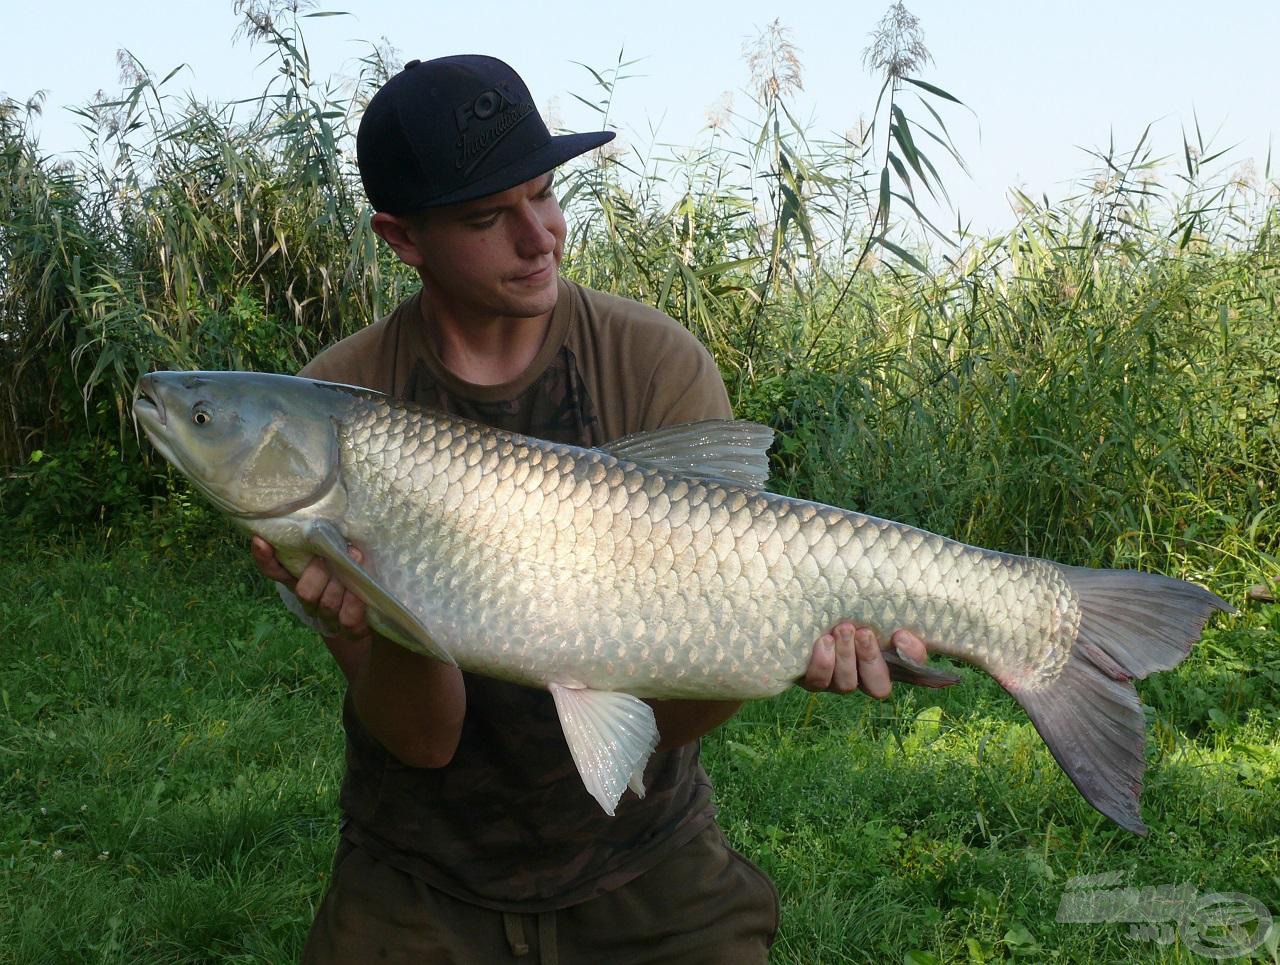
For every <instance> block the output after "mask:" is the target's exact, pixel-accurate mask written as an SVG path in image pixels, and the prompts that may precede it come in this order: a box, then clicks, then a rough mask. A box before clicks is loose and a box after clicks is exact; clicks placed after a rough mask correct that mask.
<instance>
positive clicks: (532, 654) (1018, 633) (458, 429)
mask: <svg viewBox="0 0 1280 965" xmlns="http://www.w3.org/2000/svg"><path fill="white" fill-rule="evenodd" d="M134 413H135V416H136V417H137V419H138V421H139V423H140V424H141V425H142V427H143V428H144V429H145V430H146V432H147V435H148V437H149V438H150V439H151V440H152V442H153V443H154V444H155V445H156V447H157V448H158V449H159V450H160V452H161V453H162V454H163V455H164V456H165V457H166V458H167V459H169V460H170V461H171V462H172V463H173V464H174V465H175V466H177V467H178V468H179V469H181V470H182V471H183V472H185V473H186V474H187V475H188V476H189V477H190V478H191V480H192V482H193V483H194V484H195V485H196V486H197V487H198V488H199V489H201V490H202V491H203V492H204V493H205V494H206V495H207V496H208V497H209V498H210V500H212V501H213V503H214V504H215V505H216V506H218V508H219V509H221V510H222V511H224V512H225V513H227V514H228V515H229V516H230V517H231V518H232V519H233V520H234V521H235V522H236V523H237V524H238V525H240V526H242V527H244V528H245V529H247V530H249V531H251V532H254V533H256V534H258V535H260V536H262V537H263V538H264V539H267V540H268V541H269V542H271V543H272V545H273V546H274V547H275V548H276V552H277V555H278V556H279V558H280V560H281V561H282V563H283V564H284V565H285V566H286V567H288V568H289V569H290V570H291V571H293V572H294V573H298V572H300V571H301V569H302V568H303V567H304V566H305V565H306V563H307V562H308V560H309V559H310V558H311V556H313V555H320V556H323V557H324V558H325V559H326V560H327V561H328V564H329V567H330V569H331V571H332V572H334V573H336V574H337V575H338V576H339V577H340V578H341V579H342V580H343V582H344V583H345V585H346V586H347V587H348V588H349V589H351V590H352V591H354V592H356V593H358V594H359V595H360V596H361V597H362V598H363V599H364V600H365V603H366V605H367V612H368V614H369V622H370V625H371V626H373V627H374V628H375V629H376V630H378V631H379V632H380V633H382V634H384V635H385V636H387V637H389V638H390V639H392V640H395V641H396V642H398V643H401V644H403V645H404V646H406V647H409V648H411V649H414V650H417V651H419V652H422V653H425V654H428V655H430V656H432V657H433V658H435V659H438V660H442V661H445V662H449V663H456V664H457V665H458V666H460V667H462V668H464V669H467V670H470V671H473V672H476V673H483V674H489V675H491V676H495V677H500V678H503V679H506V680H511V681H515V682H517V683H521V684H525V685H528V686H533V687H545V688H546V689H548V690H550V692H551V694H552V696H553V698H554V700H555V705H556V709H557V712H558V713H559V715H560V721H561V724H562V726H563V728H564V732H565V738H566V740H567V741H568V744H569V749H570V751H571V752H572V754H573V758H574V761H575V763H576V764H577V766H578V769H579V772H580V773H581V775H582V778H583V783H584V787H585V788H586V790H587V791H588V792H589V793H591V794H592V795H593V796H594V797H595V798H596V800H597V801H599V803H600V805H601V807H603V808H604V809H605V810H606V811H607V812H608V813H610V814H612V813H613V809H614V807H615V806H616V805H617V802H618V800H619V798H620V796H621V795H622V794H623V793H624V792H625V791H626V789H627V788H628V787H630V788H631V789H632V790H633V791H634V792H635V793H642V792H643V790H644V788H643V783H642V775H643V770H644V764H645V761H646V760H647V759H648V757H649V754H650V753H651V752H652V750H653V749H654V747H655V746H656V745H657V742H658V739H659V735H658V733H657V730H656V725H655V720H654V716H653V713H652V711H651V710H650V709H649V708H648V706H647V705H646V704H644V703H643V702H642V701H641V700H640V699H639V698H690V699H715V700H742V699H747V698H753V697H763V696H768V695H771V694H775V693H778V692H780V691H781V690H784V689H785V688H787V687H789V686H791V685H792V684H793V683H795V682H796V681H797V680H798V679H799V678H800V677H801V676H802V675H803V674H804V673H805V670H806V667H807V665H808V663H809V660H810V656H811V653H812V649H813V643H814V640H815V639H816V638H817V637H818V636H819V635H821V634H823V633H825V632H826V631H827V630H828V629H829V628H830V627H831V626H833V625H834V624H835V623H837V622H838V621H840V620H842V619H849V620H852V621H854V622H856V623H860V624H864V625H868V626H871V627H874V628H877V629H878V630H879V631H880V632H881V633H882V634H887V633H889V632H890V631H892V630H894V629H897V628H900V627H903V628H908V629H911V630H913V631H915V632H916V633H917V634H919V635H920V636H921V637H923V638H924V639H925V641H926V642H927V644H928V646H929V649H930V650H932V651H935V652H939V653H944V654H947V655H950V656H953V657H955V658H957V659H959V660H962V661H964V662H966V663H968V664H971V665H973V666H976V667H978V668H980V669H982V670H984V671H986V672H987V673H989V674H991V675H992V676H993V677H995V678H996V680H998V681H999V682H1000V684H1001V685H1002V686H1003V687H1004V688H1005V690H1006V691H1008V692H1009V693H1010V694H1011V695H1012V696H1013V697H1014V698H1015V699H1016V700H1017V701H1018V702H1019V703H1020V704H1021V706H1022V707H1023V708H1024V709H1025V710H1026V712H1027V714H1028V715H1029V716H1030V718H1031V721H1032V723H1033V724H1034V725H1035V727H1036V729H1037V731H1038V732H1039V733H1040V734H1041V736H1042V737H1043V738H1044V739H1045V742H1046V743H1047V744H1048V746H1049V749H1050V751H1051V752H1052V753H1053V755H1054V758H1055V759H1056V760H1057V761H1058V763H1059V764H1060V765H1061V766H1062V768H1063V770H1064V771H1065V772H1066V773H1067V775H1068V776H1069V777H1070V778H1071V780H1072V781H1073V782H1074V783H1075V785H1076V787H1077V788H1078V789H1079V790H1080V791H1081V793H1082V794H1083V795H1084V796H1085V798H1086V799H1087V800H1088V801H1089V802H1090V803H1091V804H1092V805H1093V806H1094V807H1096V808H1098V809H1099V810H1100V811H1101V812H1102V813H1104V814H1106V815H1107V816H1108V817H1110V818H1112V819H1113V820H1115V821H1116V822H1117V823H1119V824H1120V825H1121V826H1123V827H1125V828H1128V829H1130V830H1132V831H1134V832H1136V833H1139V834H1141V833H1145V830H1146V828H1145V825H1143V823H1142V820H1141V813H1140V809H1139V803H1138V796H1139V792H1140V789H1141V784H1142V775H1143V771H1144V768H1145V763H1146V762H1145V758H1144V747H1145V721H1144V718H1143V714H1142V708H1141V705H1140V704H1139V702H1138V698H1137V694H1136V691H1135V690H1134V688H1133V684H1132V681H1133V679H1134V678H1141V677H1145V676H1146V675H1148V674H1149V673H1152V672H1154V671H1157V670H1166V669H1169V668H1170V667H1174V666H1176V665H1177V664H1178V663H1180V662H1181V661H1182V660H1183V659H1184V658H1185V657H1186V655H1187V653H1188V651H1189V650H1190V648H1191V646H1192V644H1193V643H1194V642H1195V640H1196V639H1197V638H1198V637H1199V635H1200V632H1201V630H1202V629H1203V627H1204V625H1205V622H1206V621H1207V620H1208V619H1209V617H1210V615H1211V614H1212V613H1213V612H1214V611H1215V610H1229V609H1230V607H1229V606H1228V605H1227V604H1226V603H1225V602H1223V601H1222V600H1220V599H1219V598H1218V597H1216V596H1214V595H1213V594H1212V593H1210V592H1208V591H1207V590H1204V589H1201V588H1200V587H1196V586H1193V585H1192V584H1189V583H1184V582H1182V581H1180V580H1174V579H1170V578H1168V577H1164V576H1160V575H1158V574H1149V573H1138V572H1130V571H1119V570H1093V569H1086V568H1082V567H1074V566H1064V565H1061V564H1058V563H1054V562H1051V561H1049V560H1041V559H1033V558H1030V557H1024V556H1014V555H1010V554H1005V553H997V552H994V551H991V550H987V549H982V548H980V547H975V546H967V545H965V544H963V543H958V542H956V541H954V540H950V539H947V538H945V537H942V536H938V535H935V534H933V533H928V532H925V531H924V530H920V529H916V528H914V527H911V526H907V525H904V524H902V523H896V522H891V521H888V520H883V519H877V518H875V517H871V516H865V515H862V514H859V513H855V512H851V511H848V510H844V509H840V508H838V507H834V506H826V505H823V504H820V503H813V502H807V501H805V500H800V499H793V498H789V497H785V496H780V495H776V494H773V493H768V492H763V491H761V490H762V487H763V484H764V482H765V477H766V475H767V460H766V457H765V450H766V449H767V448H768V445H769V443H770V440H771V436H772V434H771V432H770V431H769V430H768V429H765V428H764V427H760V426H753V425H751V424H748V423H734V422H708V423H698V424H695V425H690V426H675V427H668V428H665V429H659V430H656V431H654V432H652V433H643V434H637V435H635V436H629V437H627V438H626V439H622V440H618V441H616V442H614V443H611V444H610V445H609V446H606V447H604V449H603V450H597V449H582V448H578V447H575V446H566V445H561V444H557V443H551V442H546V441H543V440H538V439H532V438H528V437H524V436H518V435H513V434H511V433H506V432H500V431H498V430H494V429H489V428H486V427H484V426H480V425H477V424H474V423H470V422H467V421H465V420H461V419H455V418H451V417H449V416H445V415H440V414H437V413H432V412H429V411H427V410H425V409H422V408H420V407H418V406H415V405H412V404H410V403H403V402H398V401H392V400H390V399H388V398H387V397H386V396H383V395H380V394H379V393H376V392H370V391H367V390H363V389H355V388H352V387H350V386H337V385H332V384H329V383H323V382H316V381H313V380H309V379H299V378H292V377H289V376H278V375H265V374H259V373H245V372H224V373H211V372H194V373H190V372H187V373H184V372H162V373H152V374H150V375H147V376H144V377H143V379H142V380H140V382H139V385H138V393H137V397H136V399H135V402H134ZM351 545H354V546H357V547H359V548H360V550H361V553H362V556H363V559H364V560H365V564H364V565H361V564H357V563H355V562H353V560H352V559H351V557H350V556H349V554H348V547H349V546H351ZM295 602H296V601H295ZM885 657H886V661H888V662H889V664H890V668H891V672H892V673H893V675H894V676H895V679H899V680H904V681H908V682H911V683H919V684H926V685H929V686H945V685H948V684H951V683H954V682H956V680H957V679H959V678H957V677H955V676H954V675H950V674H947V673H944V672H941V671H939V670H937V669H936V668H932V667H927V666H922V665H918V664H912V663H911V662H910V661H907V660H905V658H904V657H902V655H898V654H895V653H894V652H893V651H892V650H889V651H887V652H886V655H885Z"/></svg>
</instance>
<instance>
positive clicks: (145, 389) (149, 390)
mask: <svg viewBox="0 0 1280 965" xmlns="http://www.w3.org/2000/svg"><path fill="white" fill-rule="evenodd" d="M151 381H152V380H151V376H149V375H144V376H143V377H142V378H140V379H139V380H138V384H137V385H136V386H134V389H133V421H134V425H135V426H136V425H137V422H138V418H139V417H141V418H142V427H143V428H144V429H147V428H148V423H150V424H152V425H155V426H166V425H168V424H169V419H168V414H167V413H166V412H165V408H164V402H163V401H162V400H161V399H160V394H159V393H158V392H156V391H155V389H154V388H153V387H152V385H151ZM148 435H150V432H148Z"/></svg>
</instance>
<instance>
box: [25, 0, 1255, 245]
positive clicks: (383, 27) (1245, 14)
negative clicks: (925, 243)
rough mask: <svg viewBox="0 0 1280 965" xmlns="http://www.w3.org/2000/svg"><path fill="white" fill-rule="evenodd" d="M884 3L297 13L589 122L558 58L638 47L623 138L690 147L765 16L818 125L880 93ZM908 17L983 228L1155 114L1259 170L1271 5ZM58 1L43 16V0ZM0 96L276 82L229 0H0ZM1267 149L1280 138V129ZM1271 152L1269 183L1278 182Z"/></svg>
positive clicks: (850, 119)
mask: <svg viewBox="0 0 1280 965" xmlns="http://www.w3.org/2000/svg"><path fill="white" fill-rule="evenodd" d="M887 7H888V3H887V2H880V0H877V2H874V3H859V2H854V3H851V2H848V0H843V2H839V3H834V2H833V3H806V2H795V0H793V2H790V3H782V2H778V0H735V2H733V3H693V2H688V0H685V2H671V0H638V2H629V3H614V4H604V3H600V2H598V0H594V2H578V0H573V2H566V3H554V4H532V3H524V4H516V3H510V2H506V0H486V2H474V3H458V2H451V3H438V2H434V0H416V2H413V3H405V2H403V0H398V2H393V0H345V2H343V0H333V2H332V3H330V4H328V5H326V6H322V7H320V8H318V9H328V10H345V11H348V12H349V13H350V14H351V16H346V17H330V18H321V19H315V20H311V21H308V22H307V23H308V27H307V29H306V36H307V39H308V44H309V47H310V50H311V54H312V61H313V65H314V69H315V72H316V73H317V74H318V75H321V76H324V75H328V74H342V73H346V74H353V73H354V72H355V70H356V67H357V65H356V59H357V58H359V57H361V56H363V55H364V54H366V53H367V52H368V50H369V48H368V45H367V44H365V43H362V41H371V42H372V41H379V42H380V41H382V40H383V39H384V38H385V40H386V41H389V43H390V44H391V45H393V46H394V47H395V48H397V49H398V50H399V51H400V52H402V54H403V56H404V57H405V58H406V59H407V58H409V57H420V58H423V59H426V58H428V57H432V56H439V55H442V54H447V53H490V54H493V55H495V56H498V57H501V58H503V59H504V60H507V61H508V62H510V63H511V64H512V65H513V66H514V67H516V69H517V70H518V71H519V72H520V73H521V74H522V76H524V78H525V80H526V81H527V82H528V84H529V86H530V88H531V89H532V91H533V94H534V98H535V99H536V100H537V101H538V103H539V105H540V107H542V108H543V110H544V112H546V111H550V112H552V113H554V114H555V115H556V116H557V117H558V118H559V119H560V120H561V121H562V122H563V123H564V124H565V125H566V126H567V127H571V128H574V129H580V130H581V129H589V128H591V127H593V126H596V124H597V121H596V120H595V119H594V118H593V116H592V115H591V114H590V112H589V111H588V110H587V109H586V108H585V107H582V106H581V105H579V104H578V102H577V101H576V100H575V99H574V98H573V96H572V95H573V93H580V94H585V95H589V94H591V93H592V91H591V78H590V75H589V74H588V73H587V72H586V71H585V70H584V69H583V68H582V67H579V66H576V65H575V64H574V61H581V62H584V63H587V64H591V65H592V66H595V67H597V68H602V67H608V66H610V65H612V64H613V63H614V62H615V61H616V60H617V57H618V53H619V51H620V50H622V49H625V52H626V57H627V58H628V59H633V58H635V59H639V60H640V63H638V64H637V65H635V66H634V67H633V68H632V71H633V72H634V73H635V74H638V75H641V76H636V77H634V78H632V79H631V80H629V81H627V82H625V83H624V84H623V85H621V87H620V89H619V93H618V97H617V102H616V107H615V113H614V120H615V122H616V124H617V126H618V127H619V128H620V130H621V139H622V140H623V141H624V142H625V143H626V144H629V145H632V146H634V147H639V148H647V147H648V146H649V145H650V144H651V143H652V142H653V141H654V140H655V138H654V137H653V135H652V134H651V130H653V129H656V130H657V137H656V140H657V141H658V142H660V143H661V142H667V143H674V144H690V143H692V142H693V141H694V140H696V139H697V138H698V137H699V132H700V130H701V129H702V128H704V127H705V125H706V120H707V113H708V110H710V109H714V108H715V106H716V105H717V104H719V103H721V102H722V101H723V96H724V94H725V92H736V95H735V104H736V105H737V106H738V107H740V108H744V109H745V108H746V106H747V105H748V98H747V96H746V95H745V94H744V93H742V91H743V90H744V89H745V87H746V85H747V79H748V71H747V67H746V65H745V62H744V58H743V53H742V48H743V43H744V41H747V40H749V39H751V38H753V37H755V36H756V35H758V33H759V32H760V30H761V29H762V28H764V27H765V26H766V25H767V24H768V23H769V22H770V21H772V20H774V19H775V18H778V19H780V20H781V21H782V23H783V25H784V26H786V27H788V28H789V30H790V32H791V39H792V41H793V42H794V44H795V45H796V47H797V48H798V50H799V54H800V59H801V62H802V64H803V71H804V73H803V80H804V91H803V92H802V93H800V94H798V95H797V96H796V100H795V104H796V109H797V111H798V113H799V115H800V116H801V117H802V118H804V119H807V120H811V121H812V125H813V130H814V132H815V133H818V134H822V133H826V132H831V133H839V132H842V131H845V130H849V129H851V128H853V127H855V126H856V124H857V123H858V120H859V118H860V117H863V116H865V115H867V114H868V113H869V112H870V110H871V108H872V106H873V103H874V98H875V92H876V81H875V80H874V79H873V78H871V77H870V76H869V75H868V74H867V72H866V71H865V70H864V69H863V66H862V51H863V49H864V48H865V47H866V45H867V42H868V34H869V32H870V31H871V30H872V28H873V27H874V26H875V24H876V22H877V21H878V20H879V19H880V17H881V15H882V14H883V13H884V11H885V10H886V9H887ZM907 8H908V9H909V10H910V11H911V12H912V13H914V14H915V15H916V16H918V17H919V18H920V21H921V26H922V28H923V30H924V33H925V42H926V44H927V46H928V47H929V49H930V51H931V53H932V54H933V58H934V63H933V64H932V65H931V66H930V67H929V68H927V69H926V70H925V71H922V72H921V74H920V76H921V77H922V78H923V79H925V80H929V81H931V82H933V83H936V84H938V85H939V86H941V87H944V88H946V89H947V90H949V91H951V92H952V93H953V94H955V95H956V96H958V97H960V98H961V99H962V100H964V101H965V103H966V104H967V105H968V106H969V107H970V108H971V109H972V112H973V113H972V114H970V113H967V112H963V111H952V112H950V114H949V115H947V119H948V124H949V126H950V127H951V129H952V133H953V134H954V135H955V136H956V139H957V142H958V143H959V145H960V147H961V150H962V152H963V154H964V155H965V157H966V160H967V161H968V162H969V166H970V169H971V172H972V177H971V178H970V177H966V176H965V175H963V174H962V173H960V172H959V171H955V170H947V171H946V180H947V183H948V185H949V187H950V188H951V190H952V195H953V197H954V199H955V200H956V201H957V203H958V205H959V208H960V212H961V215H962V217H963V218H964V219H965V220H968V221H971V222H972V223H973V224H974V226H975V227H977V228H980V229H990V230H998V229H999V228H1001V227H1004V226H1006V225H1007V224H1008V223H1009V222H1010V221H1011V215H1010V214H1009V207H1008V202H1007V200H1006V193H1007V189H1008V188H1009V187H1010V186H1014V185H1017V186H1021V187H1023V188H1024V189H1025V190H1027V191H1028V192H1029V193H1032V194H1036V195H1038V194H1040V193H1046V192H1047V193H1048V194H1049V195H1050V197H1052V198H1056V197H1060V196H1062V195H1063V194H1064V193H1066V191H1067V182H1068V181H1070V179H1071V178H1072V177H1073V176H1075V175H1078V174H1080V173H1081V172H1083V171H1084V170H1086V169H1087V168H1089V167H1090V165H1091V163H1092V162H1091V160H1090V158H1089V157H1088V156H1087V155H1086V154H1085V150H1084V149H1087V148H1093V147H1098V146H1102V145H1105V144H1106V142H1107V141H1108V139H1109V138H1110V137H1111V135H1112V132H1114V137H1115V141H1116V144H1117V146H1131V145H1132V144H1134V143H1135V142H1136V140H1137V138H1138V136H1139V135H1140V134H1141V132H1142V130H1143V128H1144V127H1145V126H1146V125H1147V124H1148V123H1154V138H1155V143H1156V146H1157V148H1158V149H1159V153H1161V154H1168V155H1171V156H1173V157H1174V158H1175V159H1180V157H1181V130H1182V127H1183V126H1185V127H1187V128H1188V129H1191V127H1192V125H1193V123H1194V121H1193V112H1194V113H1195V114H1196V115H1198V117H1199V120H1200V125H1201V128H1202V130H1204V131H1205V132H1206V134H1208V133H1211V132H1216V134H1215V136H1214V144H1215V145H1216V146H1217V147H1219V148H1227V147H1231V146H1233V145H1236V147H1235V149H1234V150H1233V151H1232V152H1231V154H1230V155H1229V162H1228V163H1229V167H1230V168H1231V169H1235V168H1238V167H1240V166H1241V165H1244V164H1245V163H1246V162H1247V161H1248V160H1249V159H1252V161H1253V167H1254V169H1255V170H1256V172H1257V174H1258V175H1259V176H1261V175H1262V173H1263V169H1264V166H1265V164H1266V159H1267V152H1268V149H1269V147H1270V145H1271V143H1272V140H1273V138H1276V137H1280V66H1278V64H1280V56H1278V55H1277V52H1276V43H1277V39H1280V3H1276V2H1275V0H1269V2H1263V0H1234V2H1229V3H1217V4H1204V3H1192V2H1185V0H1165V2H1148V0H1139V2H1123V0H1110V2H1100V0H1074V2H1071V3H1060V2H1053V3H1050V2H1042V0H1024V2H1021V3H1018V2H1012V0H970V2H967V3H960V2H956V0H908V2H907ZM55 11H56V14H57V16H56V24H55V22H54V21H55V18H54V17H53V16H52V14H53V13H54V12H55ZM0 13H2V14H3V19H2V20H0V22H2V23H3V24H4V28H3V29H0V93H4V94H7V95H9V96H10V97H14V98H16V99H19V100H25V99H26V98H27V97H28V96H30V95H31V94H32V93H34V92H35V91H37V90H46V91H47V96H48V100H47V103H46V108H45V117H44V118H43V119H42V121H41V122H40V131H41V143H42V146H43V147H44V148H45V150H47V151H50V152H55V151H62V150H68V149H74V148H76V147H78V146H80V144H81V141H80V139H79V136H78V133H77V130H76V122H77V119H76V118H75V117H74V116H72V115H70V114H69V113H68V112H67V111H66V110H65V109H64V108H65V107H66V106H68V105H76V104H80V103H83V102H85V101H87V100H89V99H90V98H91V97H92V96H93V94H94V92H95V91H97V90H99V89H105V90H107V91H108V92H110V91H113V90H115V89H117V85H118V70H117V67H116V51H117V50H118V49H120V48H128V49H129V50H130V51H132V52H133V53H134V54H135V55H136V56H137V57H138V58H139V59H140V60H141V61H142V62H143V63H144V64H145V65H146V66H147V67H148V68H149V69H150V71H151V72H152V74H153V75H155V76H157V77H162V76H164V75H165V74H166V73H168V72H169V71H170V70H171V69H172V68H174V67H177V66H179V65H181V64H186V65H188V66H187V68H186V69H185V70H184V71H183V72H182V73H180V74H179V75H178V77H176V78H175V80H174V81H173V82H172V83H171V85H170V87H171V88H174V87H176V89H178V90H182V89H189V90H191V91H192V92H194V93H195V94H197V95H198V96H201V97H207V98H214V99H227V98H234V97H243V96H250V95H253V94H256V93H257V92H259V91H260V90H261V89H262V87H263V86H264V84H265V82H266V80H267V79H268V78H269V77H270V68H269V67H258V66H257V63H258V61H259V60H260V59H261V56H262V51H260V50H257V49H252V48H250V47H249V45H248V44H247V43H246V42H245V41H243V40H241V41H238V42H236V43H235V44H234V45H233V43H232V35H233V33H234V32H235V29H236V26H237V23H238V19H237V16H236V15H235V13H234V12H233V10H232V5H231V3H230V2H225V0H219V2H213V0H187V2H184V3H174V4H161V5H155V4H142V3H102V2H101V0H93V2H88V0H53V2H52V4H51V5H50V6H49V7H47V8H41V10H40V11H39V12H37V11H36V9H35V8H33V7H31V5H29V4H21V5H19V4H18V3H16V2H15V0H0ZM1276 146H1277V147H1278V148H1280V141H1277V143H1276ZM1277 168H1280V154H1278V155H1277V158H1276V163H1275V164H1274V165H1273V171H1272V175H1273V177H1275V176H1277V174H1280V172H1278V171H1277V170H1276V169H1277Z"/></svg>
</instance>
